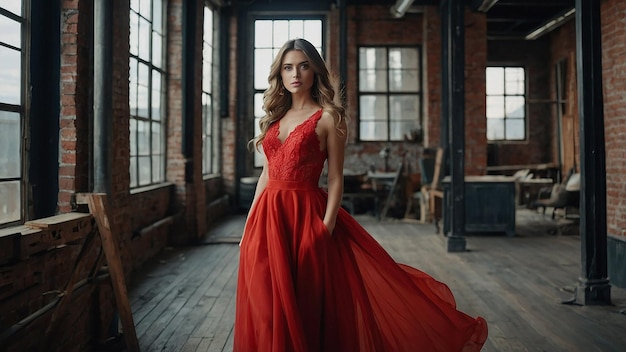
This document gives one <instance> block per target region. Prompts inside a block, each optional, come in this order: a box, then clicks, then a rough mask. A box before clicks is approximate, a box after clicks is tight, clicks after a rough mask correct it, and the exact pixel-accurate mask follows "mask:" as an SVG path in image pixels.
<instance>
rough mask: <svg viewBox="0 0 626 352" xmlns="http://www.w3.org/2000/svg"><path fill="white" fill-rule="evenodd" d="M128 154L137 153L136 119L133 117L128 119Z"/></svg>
mask: <svg viewBox="0 0 626 352" xmlns="http://www.w3.org/2000/svg"><path fill="white" fill-rule="evenodd" d="M130 155H137V120H135V119H130ZM131 165H132V163H131Z"/></svg>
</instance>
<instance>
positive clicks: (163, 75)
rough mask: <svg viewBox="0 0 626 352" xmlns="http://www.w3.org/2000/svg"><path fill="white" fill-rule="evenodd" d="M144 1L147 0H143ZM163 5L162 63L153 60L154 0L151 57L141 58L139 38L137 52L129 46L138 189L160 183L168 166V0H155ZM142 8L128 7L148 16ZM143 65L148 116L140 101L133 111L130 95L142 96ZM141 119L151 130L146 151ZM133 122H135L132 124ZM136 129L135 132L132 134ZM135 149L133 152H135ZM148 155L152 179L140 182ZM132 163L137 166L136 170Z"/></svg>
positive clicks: (133, 157)
mask: <svg viewBox="0 0 626 352" xmlns="http://www.w3.org/2000/svg"><path fill="white" fill-rule="evenodd" d="M144 1H145V0H144ZM156 2H158V3H159V4H160V5H161V26H162V27H161V29H160V31H156V32H157V33H159V34H161V36H162V41H161V44H162V45H161V50H160V54H161V55H160V56H161V57H160V61H161V67H158V66H156V64H155V63H154V61H155V58H154V57H153V55H154V54H155V48H154V47H153V46H154V40H153V36H154V34H155V30H154V20H153V16H154V6H155V1H154V0H150V21H149V23H150V29H149V33H150V38H149V39H148V42H149V44H148V48H149V49H148V51H149V54H148V55H149V59H145V58H142V57H141V56H142V53H140V50H141V43H140V42H138V43H137V44H138V50H137V53H136V54H134V53H133V49H132V48H130V49H129V65H130V66H131V67H130V75H131V77H130V80H129V89H130V91H129V108H130V109H129V111H130V126H129V128H130V150H129V157H130V160H129V172H130V189H131V190H136V189H140V188H143V187H149V186H153V185H157V184H161V183H164V182H166V177H165V175H166V168H167V140H166V136H167V99H166V97H167V73H168V72H167V61H166V58H167V57H166V55H167V11H166V9H167V0H158V1H156ZM138 10H139V12H137V11H135V9H133V8H132V7H129V14H130V16H133V15H135V16H139V17H138V18H139V19H140V20H141V19H142V18H143V19H145V17H144V16H143V15H142V14H141V9H138ZM132 24H133V22H132V19H131V27H130V31H131V33H130V37H131V45H132V44H133V43H132V36H133V34H132V30H133V28H132ZM137 26H138V27H137V28H139V26H140V25H139V23H138V24H137ZM140 35H141V33H140V32H139V33H138V34H137V37H138V38H139V37H140ZM133 61H134V63H135V65H137V68H136V69H135V73H136V76H135V77H133V76H132V74H133V68H132V65H133ZM140 65H145V66H147V68H148V78H147V81H148V87H147V115H148V116H139V104H138V103H137V102H135V108H134V110H135V111H133V105H132V104H131V99H132V98H135V99H137V101H138V100H139V86H140V83H139V82H138V80H139V77H140V75H141V73H140V72H139V70H138V69H139V67H140ZM155 72H157V73H158V74H159V75H160V89H159V90H158V94H160V97H159V101H160V105H159V112H160V116H159V118H158V119H156V118H155V116H153V106H152V103H153V99H154V93H155V87H153V79H154V76H153V74H154V73H155ZM134 78H135V80H134V81H133V79H134ZM133 83H134V84H135V85H136V90H135V92H136V93H135V95H134V97H133V95H132V92H133V87H132V84H133ZM140 123H144V124H146V125H147V126H149V130H148V142H147V143H146V144H147V145H146V146H145V148H147V149H148V152H147V154H146V153H141V152H140V148H142V144H141V142H140V138H139V135H140V132H139V124H140ZM133 124H134V125H133ZM155 125H159V126H160V131H159V133H160V134H159V137H160V140H159V151H158V153H155V144H154V143H155V141H154V133H155V132H154V131H153V127H154V126H155ZM133 133H134V134H135V135H133ZM133 143H135V144H136V145H135V146H133ZM133 150H134V153H133ZM146 157H147V158H148V160H149V163H148V164H149V167H148V169H149V175H150V177H149V178H150V181H149V182H143V183H142V182H141V175H140V174H141V171H140V169H141V164H140V158H146ZM156 158H158V159H160V160H159V161H160V165H161V167H160V168H159V170H158V171H159V172H158V175H157V172H156V171H155V169H154V168H155V160H156ZM133 167H134V171H135V172H133Z"/></svg>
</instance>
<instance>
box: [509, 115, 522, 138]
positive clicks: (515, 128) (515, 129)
mask: <svg viewBox="0 0 626 352" xmlns="http://www.w3.org/2000/svg"><path fill="white" fill-rule="evenodd" d="M524 138H526V129H525V126H524V120H523V119H507V120H506V139H508V140H523V139H524Z"/></svg>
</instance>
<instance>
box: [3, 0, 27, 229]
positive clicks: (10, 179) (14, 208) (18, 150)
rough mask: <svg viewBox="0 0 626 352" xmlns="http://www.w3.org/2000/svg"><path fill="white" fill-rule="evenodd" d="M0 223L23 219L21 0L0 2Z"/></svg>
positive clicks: (22, 17) (23, 79) (23, 69)
mask: <svg viewBox="0 0 626 352" xmlns="http://www.w3.org/2000/svg"><path fill="white" fill-rule="evenodd" d="M0 3H1V4H2V5H1V6H2V7H0V200H1V201H0V225H3V224H9V223H13V222H17V221H21V220H22V218H23V215H22V209H23V208H24V205H23V198H24V197H23V191H24V185H23V181H24V176H23V165H24V160H23V158H24V155H23V153H22V150H23V148H24V145H23V144H22V143H23V142H24V138H22V137H23V128H24V111H25V103H24V88H25V85H26V79H25V76H24V71H25V67H24V62H25V52H24V48H23V44H22V43H23V41H22V35H23V33H24V30H25V27H26V18H25V17H24V16H23V14H22V2H21V1H8V2H7V1H4V2H0Z"/></svg>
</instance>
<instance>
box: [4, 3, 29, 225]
mask: <svg viewBox="0 0 626 352" xmlns="http://www.w3.org/2000/svg"><path fill="white" fill-rule="evenodd" d="M0 15H2V16H3V17H7V18H9V19H10V20H14V21H16V22H18V23H20V35H21V38H20V44H19V45H20V47H15V46H14V45H12V44H8V43H0V46H2V47H3V48H8V49H10V50H17V51H19V53H20V55H19V56H20V88H19V104H11V103H5V102H0V111H3V112H8V113H17V114H19V117H18V118H19V136H18V140H19V141H20V142H21V143H20V145H19V147H18V149H19V153H20V155H19V159H18V160H17V162H18V163H19V175H18V176H17V177H2V178H0V183H13V182H16V181H17V182H18V183H19V190H18V193H19V209H18V212H19V215H18V217H17V218H16V219H10V220H9V219H6V221H5V220H0V228H4V227H9V226H14V225H18V224H21V223H23V222H24V221H25V219H26V216H27V208H28V206H29V204H28V202H27V198H26V188H27V184H28V170H27V164H28V155H27V153H26V150H27V145H26V144H27V143H28V142H29V141H28V138H25V136H26V135H27V130H26V129H27V128H28V127H27V126H28V106H29V104H30V100H29V95H28V81H29V58H30V55H29V53H30V46H29V38H30V30H31V29H30V25H29V23H30V22H29V20H30V2H29V1H28V0H23V1H22V2H21V13H20V14H15V13H13V12H11V11H9V10H7V9H5V8H0Z"/></svg>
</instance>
